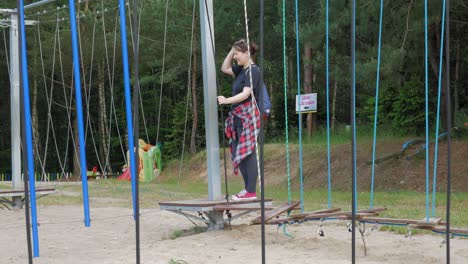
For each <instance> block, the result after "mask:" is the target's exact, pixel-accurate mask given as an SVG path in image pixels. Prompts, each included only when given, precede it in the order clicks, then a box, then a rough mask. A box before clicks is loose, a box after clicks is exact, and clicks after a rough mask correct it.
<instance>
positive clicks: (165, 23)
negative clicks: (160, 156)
mask: <svg viewBox="0 0 468 264" xmlns="http://www.w3.org/2000/svg"><path fill="white" fill-rule="evenodd" d="M168 7H169V0H166V14H165V16H164V17H165V18H164V45H163V57H162V69H161V87H160V89H159V109H158V128H157V129H156V142H159V127H160V124H161V104H162V92H163V86H164V66H165V63H166V39H167V38H166V37H167V11H168V9H169V8H168Z"/></svg>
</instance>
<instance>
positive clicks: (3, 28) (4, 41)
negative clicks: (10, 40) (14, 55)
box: [1, 27, 11, 83]
mask: <svg viewBox="0 0 468 264" xmlns="http://www.w3.org/2000/svg"><path fill="white" fill-rule="evenodd" d="M1 28H2V32H3V44H4V45H5V57H6V64H7V71H8V78H9V79H10V83H11V73H10V60H9V58H8V45H7V42H6V34H5V27H1Z"/></svg>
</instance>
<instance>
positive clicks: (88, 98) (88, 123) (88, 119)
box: [78, 17, 104, 171]
mask: <svg viewBox="0 0 468 264" xmlns="http://www.w3.org/2000/svg"><path fill="white" fill-rule="evenodd" d="M96 23H97V22H96V17H95V18H94V24H93V34H92V36H93V37H92V42H91V58H90V60H91V61H90V65H91V66H90V69H89V84H88V87H86V74H85V69H84V67H82V71H83V74H82V76H83V86H84V87H83V88H84V89H85V103H86V114H87V117H86V132H85V143H86V139H87V135H88V128H89V130H90V134H91V141H92V142H93V147H94V152H95V153H96V159H97V162H98V165H99V168H100V169H101V171H104V166H103V165H102V162H101V158H100V157H99V151H98V149H97V146H96V140H95V138H94V133H93V125H92V120H91V114H90V111H89V107H90V105H91V103H90V102H91V88H92V79H93V78H92V77H93V76H92V75H93V64H94V63H93V62H94V43H95V37H96ZM78 39H79V44H80V45H79V49H80V56H81V61H84V60H83V51H82V47H83V45H82V41H81V40H82V39H81V30H80V27H78Z"/></svg>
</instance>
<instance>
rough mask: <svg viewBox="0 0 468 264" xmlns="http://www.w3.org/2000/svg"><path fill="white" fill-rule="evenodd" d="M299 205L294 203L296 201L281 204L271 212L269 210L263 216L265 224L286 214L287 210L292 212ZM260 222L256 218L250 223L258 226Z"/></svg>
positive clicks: (258, 218) (260, 220)
mask: <svg viewBox="0 0 468 264" xmlns="http://www.w3.org/2000/svg"><path fill="white" fill-rule="evenodd" d="M299 204H300V202H296V201H293V202H291V203H288V202H286V203H284V204H282V205H281V206H279V207H277V208H275V209H273V210H270V211H268V212H267V213H266V214H265V222H268V220H270V219H272V218H274V217H276V216H278V215H280V214H282V213H284V212H287V211H289V210H292V209H293V208H294V207H296V206H298V205H299ZM261 222H262V217H261V216H259V217H257V218H255V219H254V220H252V223H254V224H260V223H261Z"/></svg>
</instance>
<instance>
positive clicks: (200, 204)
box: [159, 199, 273, 211]
mask: <svg viewBox="0 0 468 264" xmlns="http://www.w3.org/2000/svg"><path fill="white" fill-rule="evenodd" d="M272 201H273V200H272V199H265V206H271V204H272ZM260 203H261V200H260V199H257V200H251V201H229V203H228V202H226V200H224V199H223V200H214V201H212V200H207V199H194V200H183V201H166V202H159V207H160V208H161V209H164V210H170V211H175V210H178V211H213V210H214V207H215V206H234V205H241V206H245V207H260Z"/></svg>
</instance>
